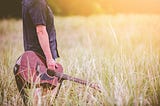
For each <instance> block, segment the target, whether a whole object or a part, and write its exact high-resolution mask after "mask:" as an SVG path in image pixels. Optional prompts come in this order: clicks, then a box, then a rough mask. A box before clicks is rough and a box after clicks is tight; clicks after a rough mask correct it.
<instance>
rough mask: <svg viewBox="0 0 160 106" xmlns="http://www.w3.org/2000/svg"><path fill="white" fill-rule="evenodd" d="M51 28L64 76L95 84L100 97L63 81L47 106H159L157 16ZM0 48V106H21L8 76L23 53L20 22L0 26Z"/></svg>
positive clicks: (102, 18) (84, 20)
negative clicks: (57, 94)
mask: <svg viewBox="0 0 160 106" xmlns="http://www.w3.org/2000/svg"><path fill="white" fill-rule="evenodd" d="M55 25H56V29H57V40H58V48H59V52H60V56H61V58H59V59H58V60H57V61H58V62H60V63H61V64H62V65H63V67H64V69H65V70H64V72H65V73H67V74H69V75H73V76H76V77H79V78H82V79H88V80H90V81H93V82H97V83H100V84H101V86H102V88H103V91H102V93H99V92H96V91H95V90H93V89H91V88H88V87H85V86H83V85H79V84H75V83H72V82H69V81H66V82H65V83H64V84H63V86H62V88H61V91H60V94H59V96H58V98H57V100H56V101H54V102H51V103H53V105H56V106H61V105H64V106H70V105H71V106H74V105H79V106H100V105H101V106H114V105H117V106H137V105H140V106H145V105H153V106H154V105H159V104H160V57H159V56H160V43H159V42H160V37H159V34H160V30H159V29H160V16H159V15H136V14H134V15H122V14H118V15H99V16H90V17H81V16H77V17H56V18H55ZM0 42H1V45H0V49H1V52H0V93H1V95H0V104H1V105H4V106H8V105H13V106H21V105H22V104H23V102H22V100H21V99H20V98H21V97H20V96H19V94H18V90H17V88H16V84H15V80H14V75H13V72H12V68H13V65H14V62H15V61H16V58H17V57H18V56H19V55H20V54H22V53H23V45H22V44H23V43H22V22H21V20H14V19H10V20H1V21H0ZM31 95H32V91H31ZM31 95H30V96H31ZM31 98H32V97H31ZM50 99H51V98H48V99H46V101H45V102H44V103H43V104H44V105H49V104H50V103H49V101H50Z"/></svg>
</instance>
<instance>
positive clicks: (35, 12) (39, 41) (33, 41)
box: [22, 0, 59, 98]
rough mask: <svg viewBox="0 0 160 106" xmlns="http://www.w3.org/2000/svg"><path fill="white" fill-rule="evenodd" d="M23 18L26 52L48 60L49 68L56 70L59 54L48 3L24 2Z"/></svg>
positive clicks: (44, 1)
mask: <svg viewBox="0 0 160 106" xmlns="http://www.w3.org/2000/svg"><path fill="white" fill-rule="evenodd" d="M22 18H23V43H24V50H25V51H34V52H37V53H39V54H40V55H41V56H43V57H44V58H45V59H46V64H47V68H48V69H52V70H54V69H55V67H56V65H57V64H56V61H55V59H56V58H58V57H59V54H58V50H57V40H56V31H55V26H54V16H53V13H52V11H51V9H50V7H49V5H48V3H47V1H46V0H22ZM54 80H55V81H54V82H55V84H54V85H55V86H57V82H58V81H57V78H55V79H54ZM55 89H56V88H55ZM37 92H39V89H38V90H36V91H35V95H38V93H37ZM43 92H46V90H45V89H44V90H43ZM42 94H45V93H42ZM35 98H37V96H35Z"/></svg>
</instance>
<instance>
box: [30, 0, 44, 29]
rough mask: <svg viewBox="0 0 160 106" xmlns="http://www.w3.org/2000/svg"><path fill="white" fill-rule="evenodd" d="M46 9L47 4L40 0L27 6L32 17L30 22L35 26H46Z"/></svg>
mask: <svg viewBox="0 0 160 106" xmlns="http://www.w3.org/2000/svg"><path fill="white" fill-rule="evenodd" d="M46 11H47V5H46V3H45V2H44V1H43V0H42V1H41V0H38V2H35V3H34V4H32V5H31V6H30V7H29V14H30V17H31V19H32V22H33V24H34V25H35V26H37V25H45V26H46V19H47V18H46V17H47V16H46Z"/></svg>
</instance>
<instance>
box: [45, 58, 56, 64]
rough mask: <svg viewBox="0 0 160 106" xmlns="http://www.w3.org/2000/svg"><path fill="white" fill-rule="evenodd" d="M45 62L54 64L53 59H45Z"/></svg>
mask: <svg viewBox="0 0 160 106" xmlns="http://www.w3.org/2000/svg"><path fill="white" fill-rule="evenodd" d="M46 62H47V63H53V62H55V60H54V59H53V58H47V59H46Z"/></svg>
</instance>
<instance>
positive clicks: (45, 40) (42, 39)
mask: <svg viewBox="0 0 160 106" xmlns="http://www.w3.org/2000/svg"><path fill="white" fill-rule="evenodd" d="M44 28H45V26H39V27H37V35H38V40H39V43H40V46H41V48H42V50H43V52H44V54H45V56H46V59H47V60H50V59H53V58H52V54H51V50H50V45H49V37H48V33H47V31H46V30H44Z"/></svg>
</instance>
